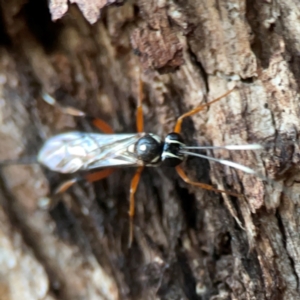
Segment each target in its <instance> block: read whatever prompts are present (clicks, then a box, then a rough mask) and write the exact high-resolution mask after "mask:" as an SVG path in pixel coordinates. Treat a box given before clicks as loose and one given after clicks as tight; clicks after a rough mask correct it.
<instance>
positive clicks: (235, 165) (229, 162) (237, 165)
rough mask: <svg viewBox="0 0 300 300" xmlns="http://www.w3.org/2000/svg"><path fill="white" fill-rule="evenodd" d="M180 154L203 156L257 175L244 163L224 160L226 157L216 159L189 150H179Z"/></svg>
mask: <svg viewBox="0 0 300 300" xmlns="http://www.w3.org/2000/svg"><path fill="white" fill-rule="evenodd" d="M181 153H182V154H185V155H190V156H196V157H201V158H205V159H208V160H211V161H214V162H218V163H220V164H222V165H226V166H229V167H231V168H235V169H238V170H241V171H243V172H245V173H248V174H254V175H257V172H256V171H255V170H253V169H251V168H248V167H246V166H244V165H241V164H238V163H235V162H233V161H230V160H226V159H218V158H214V157H211V156H207V155H203V154H199V153H194V152H189V151H181Z"/></svg>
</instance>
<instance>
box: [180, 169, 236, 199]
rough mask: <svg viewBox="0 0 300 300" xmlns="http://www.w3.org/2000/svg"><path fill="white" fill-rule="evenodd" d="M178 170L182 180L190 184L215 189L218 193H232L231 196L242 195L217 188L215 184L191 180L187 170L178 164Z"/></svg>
mask: <svg viewBox="0 0 300 300" xmlns="http://www.w3.org/2000/svg"><path fill="white" fill-rule="evenodd" d="M176 171H177V173H178V175H179V176H180V177H181V178H182V180H183V181H185V182H186V183H188V184H191V185H194V186H198V187H200V188H202V189H205V190H209V191H213V192H217V193H224V194H227V195H231V196H234V197H241V195H240V194H237V193H232V192H228V191H224V190H219V189H215V188H214V187H213V186H211V185H209V184H205V183H201V182H194V181H191V180H190V179H189V178H188V177H187V175H186V174H185V172H184V171H183V169H182V168H181V166H177V167H176Z"/></svg>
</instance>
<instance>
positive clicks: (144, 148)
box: [135, 135, 163, 164]
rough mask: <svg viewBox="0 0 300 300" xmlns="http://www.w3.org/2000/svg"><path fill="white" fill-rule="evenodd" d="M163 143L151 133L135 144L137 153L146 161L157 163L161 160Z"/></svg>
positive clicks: (139, 157) (147, 162)
mask: <svg viewBox="0 0 300 300" xmlns="http://www.w3.org/2000/svg"><path fill="white" fill-rule="evenodd" d="M162 148H163V145H162V143H160V142H158V141H157V140H156V139H154V138H153V137H152V136H151V135H146V136H144V137H142V138H140V139H139V140H138V142H137V143H136V144H135V153H136V155H137V157H138V159H140V160H142V161H143V162H144V163H146V164H149V163H157V162H158V161H159V160H160V155H161V152H162Z"/></svg>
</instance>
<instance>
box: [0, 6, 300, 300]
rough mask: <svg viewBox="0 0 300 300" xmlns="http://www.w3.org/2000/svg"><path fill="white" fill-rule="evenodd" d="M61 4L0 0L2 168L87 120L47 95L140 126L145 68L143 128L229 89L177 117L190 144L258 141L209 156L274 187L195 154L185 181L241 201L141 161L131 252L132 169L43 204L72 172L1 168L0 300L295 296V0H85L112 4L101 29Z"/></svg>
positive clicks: (298, 12)
mask: <svg viewBox="0 0 300 300" xmlns="http://www.w3.org/2000/svg"><path fill="white" fill-rule="evenodd" d="M63 2H66V1H61V2H59V1H50V4H51V5H52V9H54V8H55V9H58V8H60V9H61V10H58V11H56V15H55V16H54V15H53V17H56V18H57V17H58V18H59V17H61V18H60V19H59V20H57V21H56V22H55V23H53V22H52V21H51V16H50V13H49V11H48V7H47V1H37V0H36V1H34V0H31V1H22V0H15V1H1V4H0V7H1V27H0V28H1V35H0V37H1V38H0V160H1V161H3V160H7V159H11V160H19V159H20V160H22V161H23V162H24V161H26V159H27V161H32V158H34V157H35V155H36V154H37V152H38V149H39V148H40V147H41V145H42V143H43V141H44V140H45V139H46V138H48V137H50V136H52V135H54V134H56V133H59V132H64V131H67V130H91V129H92V127H90V126H89V124H88V122H87V121H86V120H84V119H81V118H75V117H71V116H66V115H63V114H62V113H61V112H60V111H59V110H57V109H56V108H55V107H51V106H50V105H49V104H47V103H45V102H44V101H43V100H42V97H41V93H42V92H48V93H49V94H51V95H52V96H53V97H55V98H56V99H57V101H58V102H59V103H60V104H61V105H68V106H74V107H76V108H78V109H80V110H83V111H86V112H87V114H88V115H91V116H93V117H99V118H102V119H103V120H105V121H106V122H108V123H109V124H110V125H111V126H112V127H113V128H114V130H115V132H135V130H136V124H135V112H136V111H135V107H136V103H137V98H138V94H139V78H140V76H139V74H140V73H139V71H140V68H141V69H142V70H143V74H142V79H143V81H144V100H143V108H144V112H145V130H146V131H149V132H153V133H157V134H159V135H161V136H165V135H166V134H167V133H169V132H171V131H172V130H173V128H174V125H175V123H176V119H177V117H178V116H180V115H181V114H183V113H184V112H187V111H189V110H190V109H192V108H193V107H196V106H197V105H200V104H203V103H206V102H208V101H210V100H212V99H215V98H216V97H218V96H220V95H222V94H224V93H225V92H226V91H228V90H230V89H231V88H233V87H234V86H236V90H235V91H233V92H232V93H231V94H230V95H228V97H227V98H226V99H222V100H221V101H219V102H218V103H215V104H214V105H212V106H210V107H209V108H208V109H207V110H205V111H203V112H201V113H199V114H197V115H195V116H193V117H192V118H191V119H189V120H187V121H184V123H183V127H182V131H183V134H184V137H185V139H186V141H187V143H188V144H191V145H192V144H195V143H196V142H197V143H198V144H213V145H226V144H245V143H261V144H263V145H264V146H266V150H265V151H260V152H258V153H252V152H249V151H237V152H228V151H225V150H224V151H223V150H222V151H215V152H214V153H211V154H212V155H214V156H215V157H218V158H221V157H222V158H224V159H230V160H233V161H235V162H238V163H241V164H245V165H247V166H250V167H253V168H255V169H257V170H258V171H259V172H260V173H261V174H265V175H267V176H268V177H269V178H270V179H274V180H275V181H276V184H274V183H272V182H271V180H270V182H262V180H260V179H259V178H257V177H254V176H249V175H246V174H243V173H242V172H240V171H235V170H231V169H229V168H227V167H224V166H219V165H216V164H213V163H212V164H210V163H208V162H206V161H203V160H199V159H196V158H195V159H190V160H188V161H187V163H186V164H185V165H184V166H183V168H184V170H185V172H186V173H187V175H188V176H189V177H191V179H192V180H195V181H200V182H203V183H206V184H213V185H214V186H215V187H216V188H218V189H222V190H223V189H226V190H229V191H232V192H235V193H242V194H243V195H244V196H245V199H243V198H234V197H231V196H228V195H220V194H215V193H213V192H209V191H205V190H201V189H198V188H196V187H192V186H188V185H187V184H185V183H184V182H183V181H182V180H181V179H180V178H179V176H178V175H177V174H176V172H175V170H174V169H168V168H150V169H149V168H147V169H146V170H145V171H144V172H143V175H142V177H141V182H140V184H139V187H138V190H137V192H136V194H135V199H136V214H135V220H134V225H135V226H134V241H133V244H132V247H131V248H130V249H128V247H127V244H128V227H129V226H128V225H129V224H128V222H129V217H128V210H129V189H130V181H131V178H132V176H133V175H134V172H135V170H134V169H121V170H118V171H116V172H114V174H112V175H111V176H109V177H108V178H107V179H105V180H103V181H101V182H98V183H95V184H93V185H91V184H88V183H84V182H83V183H79V184H76V185H75V186H74V187H72V188H71V189H70V191H68V192H67V193H65V194H64V195H63V196H62V198H61V200H62V201H59V202H58V204H57V205H56V206H55V207H54V208H52V209H50V210H47V209H42V208H41V206H45V203H46V204H47V201H48V200H47V198H46V197H47V195H49V191H50V190H52V191H53V190H54V189H55V187H57V186H58V185H59V184H60V183H61V182H62V181H63V180H65V179H66V178H65V177H64V176H61V175H59V174H53V173H51V172H49V171H47V170H43V169H42V168H41V167H39V166H38V165H28V166H27V165H12V166H6V167H3V168H1V169H0V175H1V176H0V204H1V205H0V262H1V264H0V265H1V268H0V299H1V300H2V299H9V300H15V299H17V300H19V299H33V300H35V299H47V300H48V299H67V300H74V299H122V300H123V299H134V300H135V299H138V300H140V299H143V300H144V299H178V300H179V299H192V300H194V299H211V300H216V299H239V300H241V299H272V300H273V299H300V296H299V276H300V267H299V266H300V254H299V249H300V235H299V232H300V230H299V229H300V228H299V220H300V219H299V217H300V211H299V207H298V206H299V192H300V186H299V174H300V173H299V160H300V159H299V158H300V151H299V146H298V145H299V143H298V135H299V128H300V119H299V82H300V68H299V66H300V59H299V57H300V56H299V53H300V17H299V16H300V2H299V1H296V0H294V1H292V0H277V1H259V0H255V1H237V0H220V1H206V0H169V1H166V0H163V1H158V0H157V1H154V0H136V1H134V0H128V1H124V2H125V3H124V5H123V6H114V5H113V3H112V2H115V4H116V3H121V2H122V1H107V0H105V1H100V0H98V1H89V3H90V4H95V6H93V5H92V6H91V7H90V8H91V11H92V12H93V13H92V14H90V12H91V11H87V10H85V9H86V7H85V6H84V4H85V3H88V1H86V2H85V1H83V0H82V1H76V3H77V4H80V5H81V6H80V8H81V10H82V11H83V13H84V15H85V16H86V17H87V18H88V19H89V16H92V17H91V19H89V21H90V22H94V21H95V20H96V18H97V16H98V11H96V14H95V10H94V9H95V7H97V9H98V10H99V8H100V7H103V8H102V10H101V19H100V20H99V21H97V22H96V23H94V24H93V25H91V24H90V23H89V22H88V21H87V20H86V19H85V18H84V16H83V14H82V12H81V11H80V10H79V9H78V8H77V5H76V4H73V5H69V6H68V5H67V4H66V3H65V5H67V6H66V7H57V5H60V3H61V4H62V3H63ZM73 2H74V1H73ZM109 4H112V5H109ZM53 5H56V6H55V7H54V6H53ZM97 5H98V6H97ZM101 5H102V6H101ZM104 6H106V7H104ZM53 7H54V8H53ZM64 9H65V11H67V12H66V14H65V15H64V16H62V15H63V13H64ZM52 12H53V11H52ZM59 14H60V15H59ZM283 185H284V187H283Z"/></svg>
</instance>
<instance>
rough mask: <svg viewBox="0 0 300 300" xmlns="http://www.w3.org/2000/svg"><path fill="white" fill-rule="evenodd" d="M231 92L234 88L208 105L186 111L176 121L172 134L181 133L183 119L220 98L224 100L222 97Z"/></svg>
mask: <svg viewBox="0 0 300 300" xmlns="http://www.w3.org/2000/svg"><path fill="white" fill-rule="evenodd" d="M233 90H234V88H233V89H232V90H230V91H228V92H226V93H225V94H224V95H222V96H220V97H218V98H216V99H214V100H212V101H210V102H208V103H206V104H202V105H200V106H198V107H196V108H194V109H192V110H190V111H188V112H187V113H185V114H183V115H181V116H180V117H179V118H178V119H177V122H176V125H175V127H174V132H176V133H180V132H181V124H182V121H183V119H184V118H186V117H190V116H192V115H195V114H196V113H198V112H200V111H201V110H203V109H204V108H206V107H208V106H210V105H211V104H213V103H215V102H218V101H220V100H221V99H222V98H224V97H226V96H227V95H228V94H230V93H231V92H232V91H233Z"/></svg>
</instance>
